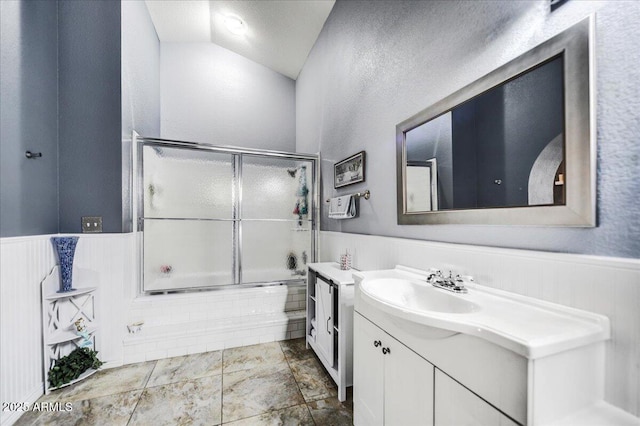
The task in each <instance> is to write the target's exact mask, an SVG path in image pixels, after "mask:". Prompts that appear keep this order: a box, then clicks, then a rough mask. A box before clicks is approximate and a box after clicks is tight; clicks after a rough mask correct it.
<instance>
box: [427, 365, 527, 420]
mask: <svg viewBox="0 0 640 426" xmlns="http://www.w3.org/2000/svg"><path fill="white" fill-rule="evenodd" d="M435 382H436V385H435V389H436V397H435V424H436V426H438V425H442V426H447V425H457V426H517V425H518V423H516V422H514V421H513V420H511V419H510V418H509V417H507V416H505V415H504V414H502V413H501V412H500V411H498V410H497V409H495V408H494V407H493V406H491V405H489V403H487V402H486V401H485V400H483V399H482V398H480V397H479V396H477V395H476V394H474V393H473V392H471V391H470V390H469V389H467V388H465V387H464V386H462V385H461V384H460V383H458V382H456V381H455V380H453V379H452V378H451V377H449V376H447V375H446V374H444V373H443V372H442V371H440V370H437V369H436V373H435Z"/></svg>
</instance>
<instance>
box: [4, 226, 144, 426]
mask: <svg viewBox="0 0 640 426" xmlns="http://www.w3.org/2000/svg"><path fill="white" fill-rule="evenodd" d="M64 235H69V234H64ZM75 235H77V236H79V237H80V239H79V241H78V245H77V247H76V252H75V258H74V268H73V286H74V287H89V286H94V285H95V286H97V287H98V293H97V295H96V297H97V298H96V301H97V306H96V308H97V318H98V321H99V324H100V329H99V331H98V333H97V348H98V351H99V357H100V359H101V360H103V361H105V362H106V363H107V364H105V368H108V367H114V366H118V365H122V358H123V347H122V339H123V337H124V318H125V315H124V313H125V310H126V306H127V305H126V304H125V295H126V294H127V293H126V292H127V291H128V290H129V289H130V288H131V287H132V286H133V282H132V268H133V265H134V263H133V260H134V250H135V236H134V235H133V234H94V235H89V234H79V235H78V234H75ZM51 237H52V235H38V236H31V237H15V238H2V239H0V401H2V402H34V401H35V400H37V399H38V398H39V397H40V396H41V395H42V394H43V393H44V380H45V378H44V377H43V371H42V362H43V361H42V352H43V350H42V319H41V315H42V307H41V299H40V297H41V296H40V283H41V282H42V280H43V279H44V277H45V276H47V275H48V274H49V272H50V271H51V269H52V268H53V266H54V265H55V264H56V262H57V260H56V257H55V253H54V249H53V245H52V244H51V241H50V238H51ZM20 414H21V413H20V412H10V411H6V412H5V411H3V412H2V413H0V416H1V417H0V424H2V425H3V426H4V425H9V424H12V423H13V422H14V421H15V420H16V419H17V418H18V417H19V415H20Z"/></svg>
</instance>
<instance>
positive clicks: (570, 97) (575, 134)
mask: <svg viewBox="0 0 640 426" xmlns="http://www.w3.org/2000/svg"><path fill="white" fill-rule="evenodd" d="M594 21H595V18H594V16H593V15H592V16H590V17H588V18H586V19H584V20H583V21H581V22H579V23H577V24H575V25H573V26H572V27H570V28H568V29H567V30H565V31H563V32H562V33H560V34H558V35H556V36H554V37H553V38H551V39H549V40H547V41H545V42H544V43H542V44H540V45H539V46H537V47H535V48H533V49H531V50H530V51H528V52H526V53H524V54H523V55H521V56H519V57H517V58H516V59H514V60H512V61H511V62H508V63H507V64H505V65H503V66H501V67H499V68H498V69H496V70H494V71H492V72H490V73H489V74H487V75H485V76H484V77H482V78H480V79H479V80H477V81H475V82H473V83H471V84H469V85H468V86H466V87H464V88H462V89H460V90H458V91H457V92H455V93H453V94H452V95H450V96H448V97H446V98H444V99H443V100H441V101H439V102H437V103H435V104H434V105H431V106H430V107H428V108H426V109H424V110H422V111H420V112H419V113H417V114H416V115H414V116H413V117H411V118H409V119H407V120H405V121H403V122H402V123H400V124H398V125H397V126H396V158H397V160H396V170H397V212H398V225H427V224H483V225H534V226H576V227H594V226H596V126H595V122H596V120H595V64H594V61H595V58H594V49H595V42H594V27H595V25H594ZM561 53H563V54H564V92H565V93H564V97H565V101H564V102H565V104H564V106H565V108H564V110H565V118H564V120H565V158H566V170H565V173H566V177H567V178H566V183H565V185H566V187H565V191H566V192H565V204H564V205H556V206H528V207H502V208H480V209H470V210H462V209H461V210H447V211H433V212H415V213H412V212H407V208H406V195H405V194H406V171H405V164H406V138H405V134H406V132H408V131H409V130H411V129H414V128H416V127H418V126H420V125H422V124H423V123H426V122H427V121H429V120H431V119H433V118H435V117H437V116H439V115H441V114H443V113H445V112H447V111H449V110H451V109H452V108H454V107H455V106H457V105H460V104H461V103H463V102H465V101H467V100H469V99H471V98H473V97H475V96H478V95H479V94H481V93H483V92H485V91H487V90H489V89H491V88H493V87H495V86H497V85H499V84H501V83H503V82H505V81H507V80H509V79H511V78H513V77H515V76H517V75H519V74H521V73H523V72H525V71H526V70H528V69H530V68H532V67H534V66H536V65H538V64H540V63H542V62H545V61H546V60H548V59H550V58H552V57H555V56H557V55H559V54H561Z"/></svg>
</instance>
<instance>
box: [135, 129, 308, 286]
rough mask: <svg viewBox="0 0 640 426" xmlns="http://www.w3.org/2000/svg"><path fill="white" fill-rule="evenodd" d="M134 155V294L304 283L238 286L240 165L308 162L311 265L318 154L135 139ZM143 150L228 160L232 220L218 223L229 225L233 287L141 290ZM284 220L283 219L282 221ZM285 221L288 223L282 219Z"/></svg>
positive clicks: (240, 267) (142, 279) (239, 257)
mask: <svg viewBox="0 0 640 426" xmlns="http://www.w3.org/2000/svg"><path fill="white" fill-rule="evenodd" d="M133 140H134V144H133V145H134V146H133V147H132V148H133V149H134V151H135V154H134V157H135V160H134V162H133V165H134V167H135V170H134V172H133V173H132V175H133V177H134V182H133V184H132V187H133V188H134V189H135V192H136V195H135V205H134V206H132V208H133V210H134V215H135V221H134V227H133V228H134V231H137V232H138V233H140V234H141V238H138V239H137V240H138V241H137V246H138V250H137V253H138V268H137V269H138V294H139V295H148V294H164V293H166V292H171V293H175V292H189V291H203V290H221V289H228V288H238V287H259V286H266V285H275V284H284V283H285V282H287V283H292V282H294V283H295V282H296V281H304V279H294V280H279V281H273V282H264V283H259V284H255V283H243V282H242V165H243V160H244V157H243V156H244V155H245V154H247V155H250V156H253V157H265V158H282V159H288V160H295V161H310V162H311V163H312V167H311V191H312V197H311V209H310V212H311V215H310V217H311V219H310V220H309V222H310V223H311V229H310V232H311V262H316V261H317V257H318V236H319V223H320V220H319V219H320V204H319V200H320V191H319V188H318V186H317V184H318V182H319V181H320V180H319V178H320V154H300V153H291V152H285V151H272V150H260V149H252V148H239V147H233V146H225V145H211V144H205V143H199V142H185V141H177V140H171V139H159V138H149V137H143V136H137V135H135V137H134V138H133ZM145 146H156V147H165V148H178V149H190V150H196V151H207V152H216V153H220V154H230V155H231V158H232V162H231V166H232V173H233V176H232V179H233V184H232V218H231V219H219V220H222V221H231V222H232V236H231V239H232V241H231V247H232V266H231V267H232V280H233V283H231V284H225V285H217V286H209V287H197V288H180V289H164V290H148V291H145V289H144V220H145V215H144V194H145V191H144V161H143V149H144V147H145ZM282 220H285V219H282ZM286 220H287V221H288V219H286Z"/></svg>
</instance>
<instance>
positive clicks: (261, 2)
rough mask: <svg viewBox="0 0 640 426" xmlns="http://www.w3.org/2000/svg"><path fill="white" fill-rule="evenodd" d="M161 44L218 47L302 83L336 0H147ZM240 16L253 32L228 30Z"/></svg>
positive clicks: (248, 30) (248, 29) (249, 30)
mask: <svg viewBox="0 0 640 426" xmlns="http://www.w3.org/2000/svg"><path fill="white" fill-rule="evenodd" d="M146 4H147V8H148V9H149V13H150V14H151V19H152V20H153V24H154V26H155V28H156V32H157V33H158V37H159V39H160V41H161V42H170V43H174V42H212V43H215V44H218V45H220V46H222V47H224V48H226V49H229V50H231V51H233V52H236V53H238V54H240V55H242V56H244V57H246V58H249V59H251V60H253V61H255V62H258V63H260V64H262V65H265V66H267V67H269V68H271V69H272V70H274V71H277V72H279V73H281V74H284V75H286V76H288V77H290V78H292V79H294V80H295V79H296V78H297V77H298V74H299V73H300V70H301V69H302V66H303V65H304V62H305V60H306V59H307V55H308V54H309V51H310V50H311V48H312V47H313V44H314V43H315V41H316V39H317V37H318V34H320V30H321V29H322V26H323V25H324V22H325V21H326V19H327V16H329V12H331V8H332V7H333V4H334V0H269V1H266V0H241V1H228V0H225V1H217V0H212V1H206V0H146ZM226 14H235V15H238V16H240V17H242V19H243V20H244V21H245V23H246V25H247V32H246V34H244V35H242V36H236V35H233V34H231V33H230V32H229V31H227V29H226V27H225V25H224V22H223V16H225V15H226Z"/></svg>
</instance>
